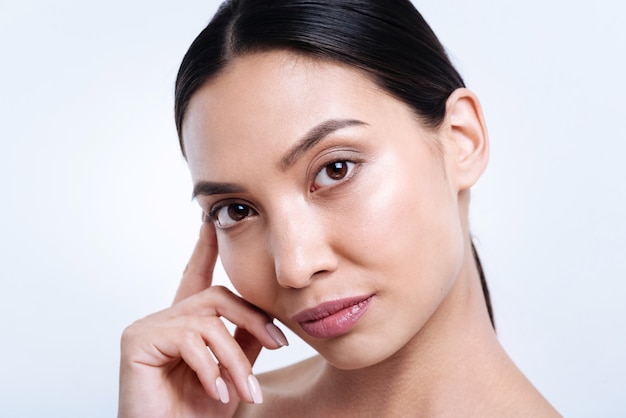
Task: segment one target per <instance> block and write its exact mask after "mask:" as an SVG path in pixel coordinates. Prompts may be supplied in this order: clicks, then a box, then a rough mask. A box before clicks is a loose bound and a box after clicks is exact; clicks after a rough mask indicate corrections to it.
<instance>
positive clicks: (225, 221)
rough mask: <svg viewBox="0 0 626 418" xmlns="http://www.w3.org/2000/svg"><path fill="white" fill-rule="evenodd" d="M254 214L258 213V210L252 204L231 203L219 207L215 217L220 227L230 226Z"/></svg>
mask: <svg viewBox="0 0 626 418" xmlns="http://www.w3.org/2000/svg"><path fill="white" fill-rule="evenodd" d="M253 215H256V211H255V210H254V209H252V208H251V207H250V206H248V205H244V204H242V203H231V204H229V205H224V206H222V207H220V208H218V209H217V210H216V211H215V212H214V215H213V219H214V221H215V224H216V226H217V227H218V228H228V227H229V226H233V225H235V224H236V223H237V222H241V221H243V220H244V219H246V218H248V217H250V216H253Z"/></svg>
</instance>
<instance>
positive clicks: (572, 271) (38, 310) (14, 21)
mask: <svg viewBox="0 0 626 418" xmlns="http://www.w3.org/2000/svg"><path fill="white" fill-rule="evenodd" d="M417 4H418V7H419V8H420V10H421V11H422V13H423V14H424V16H425V17H426V19H427V20H428V21H429V22H430V23H431V24H432V26H433V28H434V30H435V32H436V33H437V34H438V35H439V37H440V38H441V40H442V42H443V43H444V44H445V45H446V47H447V48H448V49H449V51H450V53H451V56H452V57H453V60H454V62H455V63H456V64H457V65H458V67H459V69H460V71H461V73H462V74H463V75H464V76H465V78H466V81H467V83H468V85H469V86H470V87H471V88H472V89H473V90H474V91H475V92H476V93H477V94H478V95H479V96H480V97H481V100H482V103H483V106H484V111H485V114H486V117H487V121H488V125H489V128H490V134H491V140H492V160H491V163H490V167H489V169H488V171H487V172H486V174H485V176H484V177H483V179H482V180H481V182H480V184H479V185H478V186H477V187H476V189H475V191H474V195H473V205H472V215H471V221H472V226H473V232H474V234H475V236H476V239H477V242H478V248H479V251H480V252H481V255H482V257H483V259H484V264H485V268H486V272H487V276H488V280H489V283H490V287H491V289H492V295H493V299H494V305H495V311H496V317H497V323H498V332H499V335H500V338H501V341H502V343H503V344H504V346H505V347H506V349H507V350H508V352H509V353H510V355H511V356H512V357H513V359H514V360H515V361H516V362H517V364H518V365H519V366H520V367H521V368H522V370H523V371H524V372H525V373H526V374H527V375H528V376H529V377H530V379H531V380H532V381H533V382H534V383H535V384H536V386H537V387H538V388H539V389H540V390H541V391H542V392H543V393H544V395H545V396H546V397H547V398H548V399H549V400H550V401H551V402H552V403H553V404H554V405H555V406H556V407H557V408H558V409H559V410H560V411H561V412H562V413H563V414H564V415H565V416H568V417H589V416H597V417H600V416H601V417H616V416H620V415H622V416H623V415H625V414H626V401H625V400H624V390H625V385H624V378H623V376H624V375H626V361H625V360H624V354H625V353H626V341H625V338H626V337H625V332H624V331H625V329H626V304H625V303H624V298H625V296H626V280H625V279H626V274H625V272H626V261H625V260H626V245H625V244H624V241H625V239H626V221H625V220H624V216H625V214H626V188H625V186H624V182H625V180H626V169H625V166H624V158H625V156H626V123H625V122H626V121H625V119H626V106H625V104H624V102H625V96H626V87H624V77H625V75H626V59H625V57H624V53H625V52H626V26H625V25H624V24H623V22H622V17H623V16H624V14H625V13H626V7H625V6H624V5H623V4H624V3H622V2H618V1H615V0H612V1H609V0H597V1H595V2H583V1H564V0H558V1H546V0H529V1H525V2H496V1H491V2H489V1H486V0H474V1H472V2H469V1H463V0H450V1H426V0H421V1H418V2H417ZM216 7H217V3H216V2H214V1H192V0H188V1H185V2H174V1H169V2H166V1H147V0H141V1H134V2H132V1H131V2H129V1H121V0H110V1H108V2H85V1H78V0H75V1H72V0H58V1H55V2H44V1H34V0H21V1H20V2H17V1H13V2H9V1H8V0H2V3H1V4H0V141H1V142H0V144H1V146H0V186H1V188H0V199H2V200H1V205H0V280H1V282H0V310H1V311H0V335H1V338H2V340H1V345H0V414H1V415H2V416H6V417H44V416H45V417H68V416H75V417H111V416H114V415H115V414H116V408H117V405H116V402H117V372H118V357H119V336H120V334H121V332H122V330H123V328H124V327H125V326H126V325H127V324H129V323H130V322H132V321H133V320H135V319H137V318H139V317H142V316H144V315H146V314H148V313H150V312H153V311H156V310H159V309H162V308H164V307H166V306H167V305H168V304H169V303H170V301H171V298H172V296H173V294H174V291H175V288H176V285H177V281H178V278H179V276H180V272H181V271H182V268H183V267H184V265H185V263H186V260H187V257H188V254H189V253H190V251H191V248H192V247H193V244H194V241H195V237H196V236H197V228H198V226H199V222H200V215H199V214H200V212H199V210H198V209H197V207H196V204H195V203H193V202H191V200H190V191H191V185H190V180H189V176H188V173H187V170H186V166H185V163H184V160H183V159H182V157H181V156H180V153H179V150H178V144H177V138H176V133H175V130H174V122H173V116H172V113H173V112H172V107H173V83H174V78H175V75H176V71H177V68H178V64H179V63H180V60H181V58H182V56H183V54H184V52H185V51H186V48H187V47H188V46H189V44H190V43H191V41H192V40H193V38H194V37H195V36H196V34H197V33H198V32H199V31H200V30H201V29H202V28H203V27H204V25H205V24H206V22H207V21H208V19H209V18H210V16H211V15H212V13H213V12H214V10H215V9H216ZM221 280H222V281H225V279H224V278H221ZM291 341H292V346H291V347H289V348H286V349H282V350H280V351H279V352H278V353H274V354H262V356H261V359H260V363H259V364H258V369H257V370H266V369H267V368H270V367H275V366H277V365H280V364H284V363H285V362H291V361H293V360H294V359H298V358H302V357H304V356H307V355H308V354H309V353H310V351H307V349H305V348H303V345H302V344H298V343H297V341H296V340H295V337H291Z"/></svg>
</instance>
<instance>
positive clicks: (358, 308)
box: [291, 295, 374, 338]
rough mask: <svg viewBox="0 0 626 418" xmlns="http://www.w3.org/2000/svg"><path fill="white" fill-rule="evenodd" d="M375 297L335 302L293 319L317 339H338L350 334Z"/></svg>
mask: <svg viewBox="0 0 626 418" xmlns="http://www.w3.org/2000/svg"><path fill="white" fill-rule="evenodd" d="M373 297H374V296H373V295H370V296H365V297H364V296H358V297H354V298H347V299H340V300H333V301H329V302H324V303H320V304H319V305H317V306H315V307H314V308H311V309H305V310H304V311H301V312H298V313H297V314H295V315H294V316H293V317H292V318H291V319H292V320H293V321H295V322H297V323H298V324H299V325H300V327H301V328H302V329H303V330H304V332H306V333H307V334H309V335H310V336H311V337H315V338H331V337H338V336H340V335H342V334H345V333H346V332H348V331H349V330H350V329H351V328H352V327H353V326H355V325H356V323H357V322H358V321H359V319H360V318H361V317H362V316H363V314H365V312H366V311H367V309H368V308H369V306H370V303H371V301H372V298H373Z"/></svg>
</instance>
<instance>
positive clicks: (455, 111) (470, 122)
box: [446, 88, 489, 191]
mask: <svg viewBox="0 0 626 418" xmlns="http://www.w3.org/2000/svg"><path fill="white" fill-rule="evenodd" d="M446 129H447V131H448V135H449V140H450V141H449V142H450V144H449V145H450V146H449V147H448V150H447V151H448V159H449V160H448V164H450V165H451V167H449V168H450V169H451V171H452V172H453V173H454V178H455V182H456V185H457V188H458V190H459V191H462V190H467V189H469V188H470V187H471V186H473V185H474V183H476V181H477V180H478V179H479V178H480V176H481V175H482V173H483V172H484V171H485V168H486V167H487V162H488V160H489V138H488V136H487V128H486V125H485V121H484V118H483V114H482V109H481V107H480V102H479V101H478V98H477V97H476V96H475V95H474V93H472V92H471V91H469V90H468V89H465V88H460V89H457V90H455V91H454V92H453V93H452V94H451V95H450V97H449V98H448V100H447V102H446ZM449 174H452V173H449Z"/></svg>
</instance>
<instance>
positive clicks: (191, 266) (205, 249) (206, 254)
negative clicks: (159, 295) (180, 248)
mask: <svg viewBox="0 0 626 418" xmlns="http://www.w3.org/2000/svg"><path fill="white" fill-rule="evenodd" d="M217 253H218V250H217V237H216V235H215V226H214V225H213V223H211V222H206V221H204V222H202V226H201V227H200V237H199V238H198V242H197V243H196V247H195V248H194V250H193V253H192V254H191V258H190V259H189V262H188V263H187V267H185V271H184V272H183V278H182V279H181V281H180V284H179V285H178V290H177V291H176V296H175V297H174V303H176V302H180V301H181V300H183V299H185V298H187V297H189V296H191V295H195V294H196V293H198V292H201V291H203V290H204V289H206V288H208V287H210V286H211V283H212V282H213V269H214V268H215V262H216V261H217Z"/></svg>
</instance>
